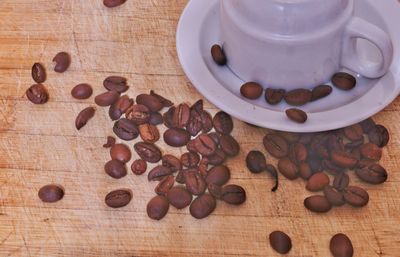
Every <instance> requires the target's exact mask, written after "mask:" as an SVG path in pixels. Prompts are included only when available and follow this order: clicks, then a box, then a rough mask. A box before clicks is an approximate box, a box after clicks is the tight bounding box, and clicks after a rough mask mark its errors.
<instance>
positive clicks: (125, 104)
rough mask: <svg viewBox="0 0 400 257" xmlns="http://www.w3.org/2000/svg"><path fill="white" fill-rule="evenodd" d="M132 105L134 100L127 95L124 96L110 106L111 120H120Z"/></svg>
mask: <svg viewBox="0 0 400 257" xmlns="http://www.w3.org/2000/svg"><path fill="white" fill-rule="evenodd" d="M132 105H133V99H131V98H129V96H127V95H123V96H121V97H120V98H119V99H118V100H117V101H116V102H115V103H114V104H112V105H111V106H110V109H109V110H108V115H109V116H110V118H111V120H118V119H119V118H121V116H122V114H124V113H126V111H127V110H128V109H129V108H130V107H131V106H132Z"/></svg>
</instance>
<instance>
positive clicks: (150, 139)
mask: <svg viewBox="0 0 400 257" xmlns="http://www.w3.org/2000/svg"><path fill="white" fill-rule="evenodd" d="M139 134H140V137H141V138H142V140H143V141H144V142H147V143H155V142H157V141H158V140H159V139H160V132H159V131H158V128H157V127H156V126H154V125H151V124H148V123H145V124H142V125H139Z"/></svg>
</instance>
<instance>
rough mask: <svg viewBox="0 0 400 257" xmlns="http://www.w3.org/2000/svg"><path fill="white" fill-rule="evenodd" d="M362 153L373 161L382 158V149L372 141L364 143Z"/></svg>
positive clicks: (361, 148)
mask: <svg viewBox="0 0 400 257" xmlns="http://www.w3.org/2000/svg"><path fill="white" fill-rule="evenodd" d="M360 153H361V155H362V156H363V157H365V158H367V159H370V160H373V161H379V160H380V159H381V158H382V149H381V148H379V147H378V146H377V145H375V144H372V143H367V144H364V145H362V146H361V147H360Z"/></svg>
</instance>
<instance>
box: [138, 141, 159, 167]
mask: <svg viewBox="0 0 400 257" xmlns="http://www.w3.org/2000/svg"><path fill="white" fill-rule="evenodd" d="M133 147H134V149H135V151H136V153H137V154H138V155H139V156H140V158H142V159H143V160H144V161H146V162H150V163H157V162H158V161H160V160H161V156H162V154H161V151H160V149H159V148H158V147H157V146H156V145H155V144H151V143H146V142H138V143H136V144H135V145H134V146H133Z"/></svg>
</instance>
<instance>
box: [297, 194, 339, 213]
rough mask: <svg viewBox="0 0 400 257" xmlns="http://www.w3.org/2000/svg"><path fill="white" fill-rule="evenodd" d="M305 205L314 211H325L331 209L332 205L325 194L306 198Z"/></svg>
mask: <svg viewBox="0 0 400 257" xmlns="http://www.w3.org/2000/svg"><path fill="white" fill-rule="evenodd" d="M304 206H305V207H306V208H307V209H309V210H310V211H312V212H317V213H324V212H328V211H330V209H331V208H332V205H331V204H330V202H329V201H328V199H326V197H325V196H321V195H313V196H310V197H307V198H306V199H304Z"/></svg>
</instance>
